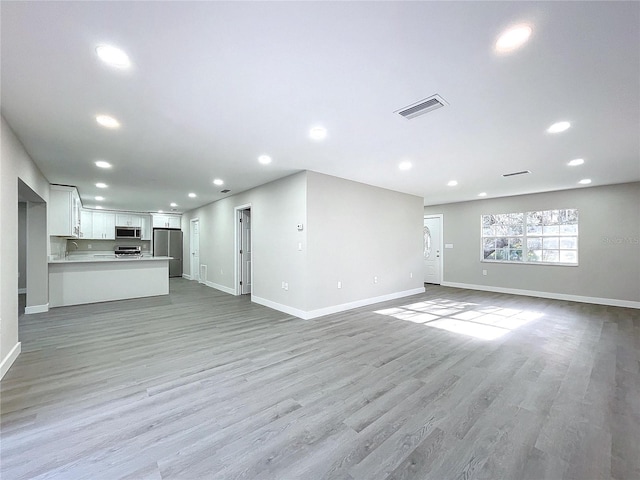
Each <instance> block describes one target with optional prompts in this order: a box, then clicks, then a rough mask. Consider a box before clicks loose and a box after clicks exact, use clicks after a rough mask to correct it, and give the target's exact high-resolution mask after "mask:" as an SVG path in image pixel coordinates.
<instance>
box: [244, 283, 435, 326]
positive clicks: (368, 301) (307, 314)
mask: <svg viewBox="0 0 640 480" xmlns="http://www.w3.org/2000/svg"><path fill="white" fill-rule="evenodd" d="M419 293H424V287H419V288H414V289H412V290H404V291H402V292H394V293H389V294H387V295H380V296H379V297H371V298H364V299H362V300H356V301H354V302H348V303H342V304H340V305H332V306H330V307H324V308H318V309H316V310H308V311H306V310H300V309H298V308H294V307H290V306H288V305H283V304H281V303H277V302H272V301H271V300H267V299H266V298H261V297H256V296H255V295H252V296H251V300H252V301H253V302H255V303H258V304H260V305H264V306H265V307H269V308H273V309H274V310H278V311H280V312H284V313H288V314H289V315H293V316H296V317H298V318H302V319H303V320H311V319H312V318H318V317H323V316H325V315H330V314H332V313H338V312H344V311H346V310H352V309H354V308H358V307H365V306H367V305H372V304H374V303H380V302H386V301H388V300H395V299H396V298H403V297H409V296H411V295H417V294H419Z"/></svg>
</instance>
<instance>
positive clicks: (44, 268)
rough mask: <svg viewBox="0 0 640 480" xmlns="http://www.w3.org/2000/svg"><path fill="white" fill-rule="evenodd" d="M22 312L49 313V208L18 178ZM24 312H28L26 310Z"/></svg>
mask: <svg viewBox="0 0 640 480" xmlns="http://www.w3.org/2000/svg"><path fill="white" fill-rule="evenodd" d="M16 207H17V209H18V251H17V252H16V255H17V256H18V274H19V278H18V292H19V293H18V295H19V296H18V312H19V313H21V314H27V315H29V314H32V313H41V312H46V311H47V310H49V303H48V302H49V274H48V270H49V267H48V264H47V243H48V240H49V237H48V235H47V204H46V203H45V201H44V200H43V199H42V198H41V197H40V196H39V195H38V194H37V193H36V192H34V191H33V190H32V189H31V188H30V187H29V186H28V185H27V184H26V183H24V182H23V181H22V180H21V179H20V178H18V205H17V206H16ZM23 309H24V310H23Z"/></svg>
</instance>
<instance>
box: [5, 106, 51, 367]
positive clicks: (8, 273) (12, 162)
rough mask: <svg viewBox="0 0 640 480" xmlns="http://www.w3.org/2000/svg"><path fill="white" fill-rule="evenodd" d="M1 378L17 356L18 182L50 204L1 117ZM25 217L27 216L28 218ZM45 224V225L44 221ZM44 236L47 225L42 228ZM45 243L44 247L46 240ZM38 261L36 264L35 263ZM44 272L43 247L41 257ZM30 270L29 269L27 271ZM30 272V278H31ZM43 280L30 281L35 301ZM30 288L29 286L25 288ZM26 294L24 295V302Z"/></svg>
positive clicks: (35, 170) (38, 174)
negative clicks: (32, 283) (20, 181)
mask: <svg viewBox="0 0 640 480" xmlns="http://www.w3.org/2000/svg"><path fill="white" fill-rule="evenodd" d="M0 147H1V148H0V225H2V228H1V229H0V377H1V376H2V375H4V374H5V373H6V371H7V370H8V368H9V367H10V366H11V364H12V363H13V361H14V360H15V358H16V357H17V355H18V354H19V353H20V343H19V342H18V179H20V180H22V181H23V182H24V184H25V185H26V186H28V187H29V188H30V189H31V190H32V191H33V192H35V194H37V195H38V196H39V197H40V198H41V199H42V200H44V201H45V202H46V201H48V200H49V182H47V179H46V178H45V177H44V175H42V173H41V172H40V170H39V169H38V168H37V167H36V165H35V164H34V163H33V161H32V160H31V158H30V157H29V155H28V154H27V152H26V151H25V149H24V147H23V146H22V144H21V143H20V141H19V140H18V138H17V137H16V136H15V134H14V133H13V131H12V130H11V128H10V127H9V124H8V123H7V122H6V120H5V119H4V117H2V116H0ZM27 216H28V214H27ZM45 222H46V221H45ZM44 229H45V233H46V223H45V225H44ZM44 243H46V236H45V240H44ZM35 261H39V260H37V259H36V260H35ZM41 261H42V262H44V267H43V268H35V267H34V271H38V270H39V271H44V272H46V268H47V267H46V265H47V263H46V261H47V254H46V246H45V251H44V254H43V255H42V260H41ZM27 268H28V269H29V267H27ZM31 272H32V271H31V270H29V275H31ZM44 277H45V278H43V279H39V278H29V281H30V282H31V281H33V282H35V284H36V285H40V287H39V288H41V287H42V286H43V285H44V292H39V291H38V292H33V295H35V296H36V298H42V294H44V298H47V295H48V292H47V289H48V283H47V278H46V274H45V275H44ZM27 288H29V285H27ZM28 297H29V294H27V298H28Z"/></svg>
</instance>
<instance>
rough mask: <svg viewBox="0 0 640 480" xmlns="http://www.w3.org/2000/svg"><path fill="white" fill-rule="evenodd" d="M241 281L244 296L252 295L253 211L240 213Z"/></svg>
mask: <svg viewBox="0 0 640 480" xmlns="http://www.w3.org/2000/svg"><path fill="white" fill-rule="evenodd" d="M240 246H241V249H240V281H241V282H242V283H241V289H240V291H241V292H242V294H243V295H244V294H246V293H251V210H249V209H246V210H242V211H241V212H240Z"/></svg>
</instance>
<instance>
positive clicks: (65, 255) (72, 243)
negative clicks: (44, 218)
mask: <svg viewBox="0 0 640 480" xmlns="http://www.w3.org/2000/svg"><path fill="white" fill-rule="evenodd" d="M68 243H71V245H75V247H76V250H78V242H68ZM64 258H69V248H68V247H67V250H66V251H65V252H64Z"/></svg>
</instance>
